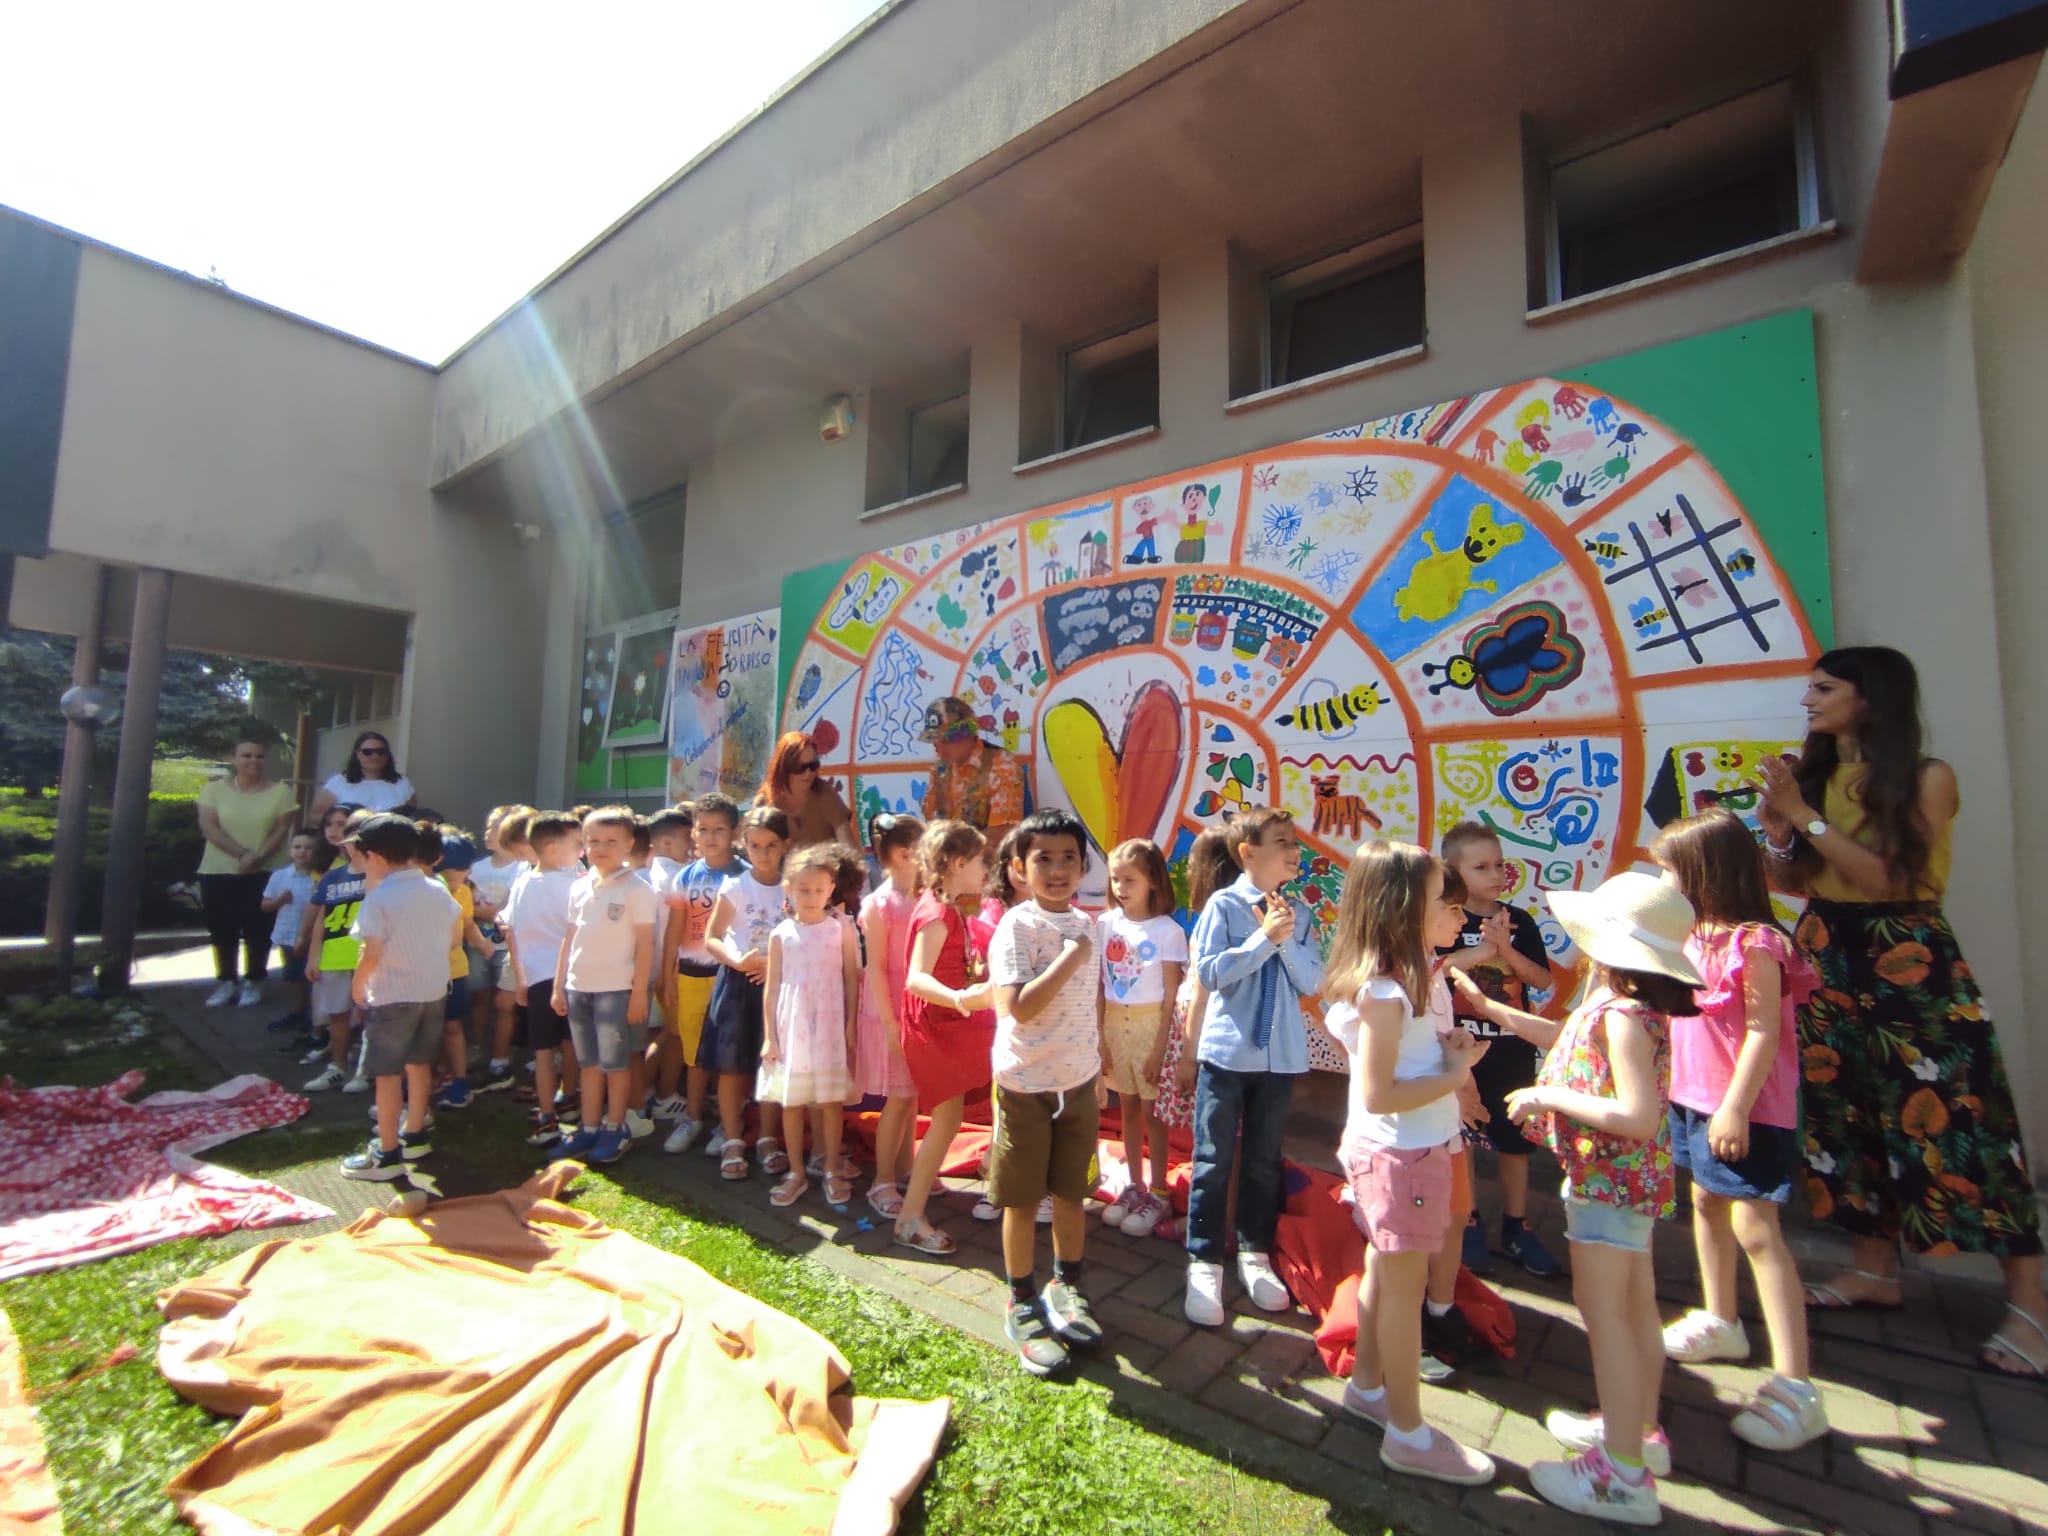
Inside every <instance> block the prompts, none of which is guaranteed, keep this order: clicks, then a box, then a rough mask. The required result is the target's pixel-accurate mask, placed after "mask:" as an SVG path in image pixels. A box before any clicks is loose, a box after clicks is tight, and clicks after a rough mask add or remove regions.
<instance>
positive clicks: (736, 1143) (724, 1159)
mask: <svg viewBox="0 0 2048 1536" xmlns="http://www.w3.org/2000/svg"><path fill="white" fill-rule="evenodd" d="M718 1176H719V1177H720V1178H722V1179H744V1178H745V1177H746V1176H747V1144H746V1143H745V1142H743V1141H741V1140H739V1139H738V1138H737V1137H735V1138H734V1139H733V1140H731V1141H728V1142H727V1143H726V1144H725V1147H724V1149H723V1150H722V1151H721V1152H720V1153H719V1157H718Z"/></svg>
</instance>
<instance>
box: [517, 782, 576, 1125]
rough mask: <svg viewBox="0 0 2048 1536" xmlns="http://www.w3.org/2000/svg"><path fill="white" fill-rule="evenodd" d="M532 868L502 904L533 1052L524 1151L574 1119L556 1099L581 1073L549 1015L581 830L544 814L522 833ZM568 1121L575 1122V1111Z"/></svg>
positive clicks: (562, 817)
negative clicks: (558, 1069) (558, 1060)
mask: <svg viewBox="0 0 2048 1536" xmlns="http://www.w3.org/2000/svg"><path fill="white" fill-rule="evenodd" d="M526 839H527V846H528V847H529V848H530V849H531V851H532V853H533V868H531V869H529V870H528V871H526V873H525V874H523V875H521V876H520V877H519V879H518V880H516V881H515V882H513V886H512V894H511V895H510V896H509V897H508V898H507V899H506V904H505V914H504V921H505V935H506V941H507V943H508V944H509V945H510V946H511V950H512V974H513V977H514V982H515V985H517V987H518V988H519V994H520V998H521V1012H522V1016H523V1019H524V1022H525V1025H526V1044H527V1045H528V1046H529V1047H530V1048H531V1049H532V1051H533V1086H534V1092H535V1096H536V1099H537V1102H536V1103H535V1104H534V1107H533V1112H532V1120H533V1126H532V1129H531V1130H529V1131H528V1132H527V1136H526V1140H527V1144H528V1145H529V1146H535V1147H545V1146H547V1145H549V1144H550V1143H552V1142H555V1141H558V1140H559V1139H560V1138H561V1135H562V1128H561V1123H560V1119H559V1116H560V1115H561V1114H563V1113H572V1112H571V1111H570V1109H569V1106H568V1104H566V1103H565V1102H564V1101H563V1100H562V1099H561V1098H560V1097H558V1095H557V1091H556V1090H557V1088H558V1086H559V1084H560V1082H562V1081H564V1080H566V1081H568V1082H572V1083H576V1084H578V1085H580V1084H581V1082H582V1072H581V1069H580V1067H579V1064H578V1062H577V1057H576V1043H575V1041H574V1040H573V1039H572V1038H571V1036H570V1034H569V1031H568V1030H567V1029H565V1028H564V1026H563V1018H562V1016H561V1015H560V1014H558V1013H556V1012H555V1006H554V998H555V972H556V970H557V968H558V965H559V961H560V957H561V952H562V942H563V940H564V939H566V938H567V937H568V934H569V900H570V898H571V897H572V896H573V895H574V894H575V892H576V882H577V881H578V880H580V879H582V877H583V870H582V868H581V867H580V865H579V863H578V860H579V859H580V858H581V856H582V853H583V824H582V823H581V822H579V821H577V820H576V819H575V818H574V817H573V816H569V815H566V814H565V813H563V812H561V811H542V812H541V813H540V814H538V815H537V816H535V817H534V818H533V820H532V821H530V822H528V823H527V826H526ZM557 1050H559V1051H560V1052H561V1055H562V1072H563V1077H562V1078H557V1076H556V1074H555V1053H556V1051H557ZM573 1114H580V1106H578V1108H577V1110H575V1111H574V1112H573Z"/></svg>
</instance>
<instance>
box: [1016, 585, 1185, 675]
mask: <svg viewBox="0 0 2048 1536" xmlns="http://www.w3.org/2000/svg"><path fill="white" fill-rule="evenodd" d="M1165 590H1166V584H1165V582H1163V581H1159V580H1156V579H1155V580H1148V581H1123V582H1118V583H1117V584H1116V585H1115V586H1110V587H1083V588H1081V589H1080V590H1078V591H1067V592H1056V593H1054V594H1053V595H1052V596H1051V597H1048V598H1047V599H1046V600H1045V601H1044V603H1043V604H1041V605H1040V610H1039V611H1040V614H1041V616H1042V617H1043V618H1044V620H1045V633H1046V638H1047V639H1048V640H1049V641H1050V642H1051V645H1052V669H1053V671H1055V672H1064V671H1066V670H1067V669H1068V668H1069V667H1071V666H1073V665H1074V663H1076V662H1078V661H1085V660H1087V659H1088V658H1089V657H1090V656H1101V655H1103V654H1105V653H1106V652H1109V651H1115V650H1121V649H1123V648H1124V647H1125V646H1131V645H1151V644H1153V643H1154V642H1155V641H1156V640H1157V639H1158V636H1159V600H1160V598H1161V597H1162V596H1163V595H1164V593H1165Z"/></svg>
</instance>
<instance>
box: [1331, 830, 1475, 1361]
mask: <svg viewBox="0 0 2048 1536" xmlns="http://www.w3.org/2000/svg"><path fill="white" fill-rule="evenodd" d="M1363 851H1364V850H1363V849H1361V850H1360V852H1363ZM1437 868H1438V869H1439V870H1440V871H1441V872H1442V874H1443V878H1444V890H1443V900H1444V902H1445V903H1446V904H1447V905H1448V906H1451V907H1456V908H1457V909H1458V910H1459V911H1460V913H1463V912H1464V911H1465V909H1466V905H1467V900H1468V898H1467V894H1466V891H1465V881H1464V879H1463V877H1462V876H1460V875H1459V873H1458V871H1457V870H1456V869H1455V868H1454V867H1453V866H1451V865H1450V864H1447V863H1445V862H1444V861H1442V860H1441V859H1439V860H1438V861H1437ZM1464 921H1465V918H1464V917H1462V916H1461V917H1460V918H1459V922H1460V923H1461V924H1462V923H1463V922H1464ZM1434 947H1435V946H1432V948H1434ZM1444 956H1445V951H1444V950H1443V949H1438V950H1437V962H1436V971H1437V973H1438V974H1439V975H1442V976H1448V974H1449V972H1450V971H1451V970H1452V969H1454V967H1453V966H1452V965H1451V963H1450V962H1449V960H1447V959H1446V958H1444ZM1451 1008H1452V1010H1453V1012H1452V1014H1450V1015H1446V1016H1445V1017H1444V1019H1443V1020H1442V1021H1441V1023H1442V1025H1443V1027H1444V1030H1445V1032H1448V1031H1450V1030H1453V1029H1455V1030H1457V1031H1458V1032H1459V1033H1460V1034H1463V1035H1467V1036H1469V1037H1470V1038H1472V1039H1474V1040H1478V1039H1479V1038H1480V1037H1479V1035H1478V1034H1477V1033H1476V1032H1475V1031H1473V1030H1470V1029H1467V1028H1465V1027H1464V1026H1463V1025H1462V1024H1460V1023H1459V1022H1458V1020H1457V1019H1456V1017H1455V1011H1456V1008H1457V1002H1456V1000H1455V998H1453V999H1452V1001H1451ZM1482 1043H1484V1044H1486V1046H1487V1054H1489V1055H1490V1054H1491V1053H1492V1050H1493V1045H1494V1042H1492V1041H1486V1042H1482ZM1485 1059H1486V1057H1485V1056H1484V1055H1482V1056H1479V1057H1475V1058H1474V1061H1475V1062H1480V1061H1484V1060H1485ZM1476 1075H1477V1074H1476V1071H1475V1073H1474V1074H1473V1076H1476ZM1473 1076H1468V1077H1466V1079H1465V1080H1464V1082H1462V1083H1460V1084H1459V1085H1458V1092H1457V1100H1458V1119H1459V1124H1460V1131H1459V1135H1458V1137H1457V1139H1456V1140H1454V1141H1453V1142H1452V1143H1451V1225H1450V1226H1449V1227H1448V1228H1446V1229H1445V1232H1444V1240H1443V1243H1442V1245H1441V1246H1440V1247H1438V1249H1437V1251H1436V1252H1435V1253H1433V1254H1431V1255H1430V1259H1429V1285H1428V1288H1427V1289H1426V1290H1425V1291H1424V1292H1423V1308H1422V1379H1423V1380H1424V1381H1426V1382H1433V1383H1434V1382H1443V1381H1448V1380H1450V1378H1451V1377H1452V1376H1454V1375H1456V1374H1457V1371H1458V1368H1459V1367H1460V1366H1465V1365H1472V1366H1488V1367H1490V1366H1491V1365H1492V1364H1493V1362H1494V1360H1495V1359H1496V1358H1497V1357H1496V1356H1495V1354H1494V1352H1493V1346H1492V1345H1490V1344H1488V1343H1486V1342H1485V1341H1484V1340H1483V1339H1481V1338H1480V1337H1479V1335H1478V1334H1476V1333H1474V1332H1473V1331H1472V1326H1471V1324H1469V1323H1468V1322H1466V1321H1465V1314H1464V1313H1463V1312H1461V1311H1459V1310H1458V1305H1457V1301H1458V1270H1459V1268H1460V1267H1461V1265H1462V1262H1463V1259H1464V1241H1463V1239H1464V1236H1465V1234H1466V1233H1467V1232H1468V1231H1469V1230H1470V1229H1471V1219H1472V1158H1471V1153H1470V1148H1469V1147H1468V1146H1467V1145H1466V1143H1467V1141H1468V1140H1469V1139H1470V1138H1471V1137H1472V1136H1474V1135H1475V1134H1476V1133H1477V1128H1478V1127H1479V1126H1480V1125H1482V1124H1484V1119H1485V1115H1486V1106H1485V1105H1484V1104H1482V1103H1481V1102H1480V1098H1479V1089H1478V1086H1477V1084H1476V1083H1475V1082H1474V1081H1473Z"/></svg>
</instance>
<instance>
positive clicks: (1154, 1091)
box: [1102, 999, 1167, 1099]
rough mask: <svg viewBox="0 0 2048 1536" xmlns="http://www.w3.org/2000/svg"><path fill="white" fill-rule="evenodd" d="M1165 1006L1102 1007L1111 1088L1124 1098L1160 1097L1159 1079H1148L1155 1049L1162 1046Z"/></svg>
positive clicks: (1107, 1004)
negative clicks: (1133, 1095) (1160, 1029)
mask: <svg viewBox="0 0 2048 1536" xmlns="http://www.w3.org/2000/svg"><path fill="white" fill-rule="evenodd" d="M1166 1006H1167V1005H1166V1003H1165V1002H1163V1001H1162V1002H1157V1003H1112V1002H1110V1001H1108V1000H1107V999H1104V1000H1103V1004H1102V1043H1103V1046H1104V1048H1105V1049H1107V1051H1108V1052H1109V1086H1110V1087H1111V1088H1114V1089H1115V1090H1116V1091H1117V1092H1118V1093H1120V1094H1122V1095H1123V1096H1124V1097H1125V1098H1129V1097H1130V1096H1131V1095H1132V1094H1136V1095H1137V1096H1138V1097H1139V1098H1141V1099H1156V1098H1158V1097H1159V1079H1158V1078H1157V1077H1148V1076H1146V1075H1145V1063H1146V1060H1147V1058H1149V1057H1150V1056H1151V1054H1152V1048H1153V1047H1154V1046H1155V1045H1158V1044H1159V1043H1160V1039H1159V1024H1160V1020H1161V1018H1162V1017H1163V1010H1164V1009H1165V1008H1166Z"/></svg>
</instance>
